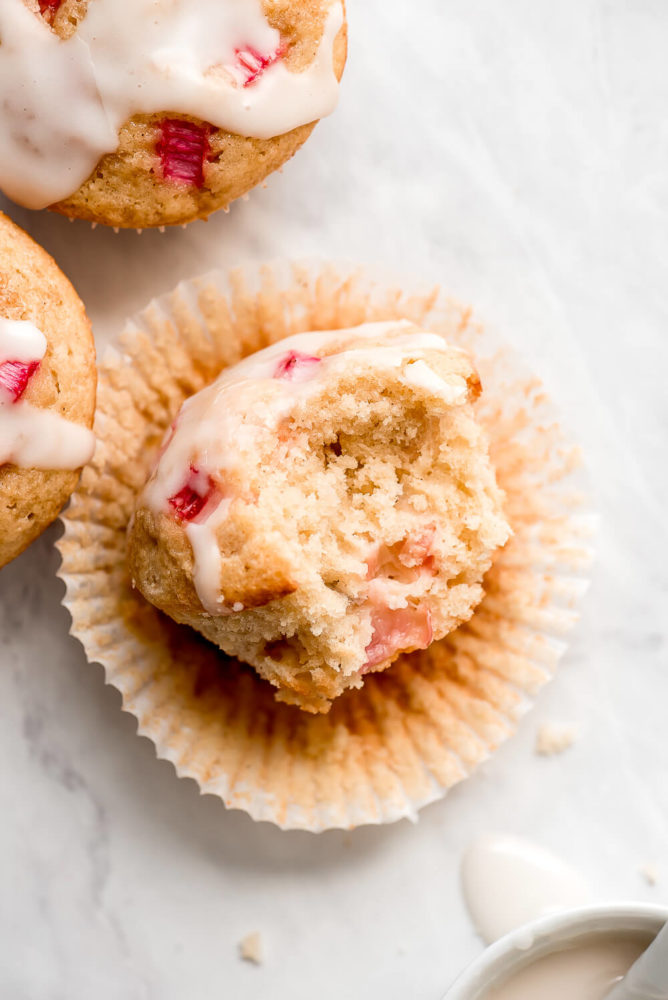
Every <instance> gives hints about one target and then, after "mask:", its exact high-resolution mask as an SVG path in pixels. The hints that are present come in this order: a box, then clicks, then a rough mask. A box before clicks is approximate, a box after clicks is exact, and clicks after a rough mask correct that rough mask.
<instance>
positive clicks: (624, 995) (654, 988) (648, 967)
mask: <svg viewBox="0 0 668 1000" xmlns="http://www.w3.org/2000/svg"><path fill="white" fill-rule="evenodd" d="M605 1000H668V924H665V925H664V927H663V930H661V931H659V933H658V934H657V936H656V937H655V938H654V940H653V941H652V943H651V945H650V946H649V948H647V949H646V950H645V951H644V952H643V953H642V955H641V956H640V957H639V958H637V959H636V960H635V962H634V963H633V965H632V966H631V968H630V969H629V971H628V972H627V973H626V975H625V976H624V978H623V979H622V980H621V982H619V983H617V985H616V986H614V987H613V988H612V990H611V991H610V993H608V994H607V996H606V997H605Z"/></svg>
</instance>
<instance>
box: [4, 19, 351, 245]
mask: <svg viewBox="0 0 668 1000" xmlns="http://www.w3.org/2000/svg"><path fill="white" fill-rule="evenodd" d="M157 7H158V9H157V11H156V0H133V3H132V4H118V3H117V2H115V0H95V3H89V2H88V0H4V2H3V4H2V6H1V9H0V34H1V35H2V46H1V47H0V82H2V92H3V107H2V111H1V112H0V148H3V149H4V150H5V155H3V156H2V158H0V189H2V190H3V191H4V192H5V194H7V195H8V196H9V197H10V198H13V199H14V201H16V202H18V203H19V204H22V205H25V206H26V207H28V208H45V207H47V206H48V207H51V208H52V209H54V210H55V211H58V212H62V213H64V214H65V215H68V216H70V217H71V218H82V219H89V220H91V221H92V222H100V223H104V224H106V225H111V226H116V227H135V228H139V229H141V228H144V227H148V226H166V225H175V224H177V223H181V224H183V223H187V222H190V221H191V220H193V219H199V218H204V219H205V218H207V217H208V216H209V215H210V214H211V213H212V212H214V211H216V210H217V209H219V208H226V207H227V206H228V205H229V204H230V202H232V201H234V200H235V199H236V198H239V197H240V196H241V195H243V194H245V193H246V192H247V191H248V190H250V189H251V188H253V187H255V186H256V185H257V184H259V183H260V182H262V181H263V180H264V179H265V178H266V177H267V175H268V174H270V173H271V172H272V171H274V170H276V169H278V168H279V167H280V166H281V165H282V164H283V163H285V161H286V160H288V159H289V158H290V157H291V156H292V155H293V154H294V153H295V152H296V150H297V149H298V148H299V146H301V144H302V143H303V142H304V141H305V140H306V138H307V137H308V136H309V135H310V133H311V131H312V129H313V127H314V125H315V123H316V122H317V120H318V119H319V118H321V117H323V116H324V115H327V114H329V113H330V112H331V111H332V110H333V109H334V107H335V105H336V101H337V96H338V83H339V80H340V78H341V74H342V72H343V67H344V64H345V58H346V24H345V13H344V8H343V0H241V2H238V3H236V4H227V3H220V0H197V2H195V0H180V2H179V3H176V4H174V3H169V2H166V0H159V3H158V5H157ZM156 14H157V16H156Z"/></svg>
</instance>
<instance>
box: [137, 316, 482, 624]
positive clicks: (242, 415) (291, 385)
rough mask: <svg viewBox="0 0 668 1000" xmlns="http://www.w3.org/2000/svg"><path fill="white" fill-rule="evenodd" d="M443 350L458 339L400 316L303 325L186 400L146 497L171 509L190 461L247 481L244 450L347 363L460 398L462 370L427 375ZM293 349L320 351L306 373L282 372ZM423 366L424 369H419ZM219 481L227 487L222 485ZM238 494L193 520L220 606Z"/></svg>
mask: <svg viewBox="0 0 668 1000" xmlns="http://www.w3.org/2000/svg"><path fill="white" fill-rule="evenodd" d="M360 339H361V340H367V339H369V340H372V339H373V340H376V341H380V343H378V344H374V346H373V347H371V346H369V347H367V346H365V345H364V344H362V345H360V344H359V340H360ZM445 350H452V348H451V347H450V346H449V345H448V344H447V343H446V341H445V340H443V338H442V337H440V336H439V335H438V334H435V333H426V332H423V331H420V330H418V329H417V328H416V327H415V326H414V325H413V324H412V323H409V322H407V321H401V322H397V321H392V322H383V323H366V324H364V325H362V326H359V327H355V328H353V329H348V330H330V331H319V332H314V333H301V334H297V335H296V336H293V337H289V338H286V339H284V340H281V341H279V342H278V343H276V344H273V345H272V346H271V347H267V348H265V349H264V350H262V351H258V352H256V353H255V354H252V355H250V356H249V357H248V358H246V359H244V360H243V361H241V362H240V363H239V364H237V365H234V366H233V367H231V368H228V369H226V370H225V371H223V372H222V374H221V375H220V376H219V377H218V378H217V379H216V381H215V382H213V383H212V384H211V385H210V386H208V387H207V388H206V389H203V390H202V391H201V392H199V393H197V394H196V395H195V396H192V397H191V398H190V399H188V400H186V402H185V403H184V404H183V406H182V407H181V410H180V412H179V415H178V417H177V421H176V427H175V430H174V432H173V433H172V432H171V431H170V432H169V435H168V438H167V443H166V445H165V447H164V451H163V454H162V456H161V458H160V461H159V463H158V466H157V468H156V469H155V471H154V473H153V476H152V477H151V479H150V480H149V482H148V483H147V485H146V487H145V488H144V491H143V493H142V496H141V498H140V500H139V502H140V504H145V505H146V506H148V507H150V508H151V509H152V510H153V511H155V512H156V513H158V514H159V513H168V512H169V498H170V497H172V496H174V495H175V494H177V493H178V492H179V490H180V489H181V488H182V486H183V481H184V472H185V470H188V468H189V467H191V466H194V467H195V468H197V469H201V468H204V469H206V471H207V472H209V473H210V474H211V475H213V476H214V478H216V479H217V480H218V482H219V483H221V484H222V483H224V482H225V480H226V479H228V480H229V479H234V478H236V479H237V480H241V481H243V478H244V466H243V463H244V461H245V460H246V458H245V456H246V455H247V454H248V453H249V452H253V450H256V449H257V448H258V447H259V446H260V445H263V444H264V445H265V448H264V449H263V450H265V451H271V450H273V447H274V445H275V440H276V433H277V430H278V427H279V424H280V423H281V422H283V421H285V420H286V419H287V418H288V417H289V415H290V413H291V412H293V411H294V410H295V408H296V407H297V406H299V405H301V404H303V403H304V402H305V401H307V400H308V398H309V397H310V396H311V395H313V394H314V393H317V392H318V391H321V390H322V388H323V386H324V385H325V384H326V383H327V382H328V381H330V380H332V379H335V378H337V377H339V376H340V375H341V374H342V373H344V372H347V373H350V372H359V374H360V375H362V374H363V373H365V372H368V371H379V370H383V369H387V368H391V369H393V370H395V371H396V372H397V375H398V378H399V379H400V380H401V381H403V382H404V383H405V384H407V385H415V384H416V382H417V384H418V385H420V386H421V387H422V388H423V389H426V391H428V392H430V393H433V395H434V396H436V397H437V398H438V399H439V401H441V402H442V403H443V402H445V403H446V405H448V406H452V405H458V404H460V403H461V402H463V401H464V399H465V397H466V381H465V380H464V379H463V378H462V377H460V376H452V377H451V380H450V381H449V382H446V381H444V380H443V379H440V378H436V377H434V379H433V380H428V379H425V377H424V372H425V370H426V371H427V372H430V369H429V367H428V364H427V362H426V360H425V357H424V354H425V352H426V351H440V352H443V351H445ZM291 352H296V353H298V354H300V355H304V356H306V357H307V358H312V357H316V358H321V360H320V361H319V363H316V364H313V365H311V364H307V366H306V368H305V370H304V372H303V373H300V372H296V373H295V375H296V377H292V378H290V379H284V378H277V377H275V375H276V370H277V366H278V365H279V363H280V362H281V359H283V358H285V357H286V356H287V355H289V354H290V353H291ZM418 366H421V367H420V368H418ZM416 368H417V369H418V377H417V379H415V378H414V377H413V370H414V369H416ZM170 435H171V436H170ZM221 488H222V492H223V496H225V491H224V487H222V486H221ZM231 502H232V498H229V497H226V498H225V499H224V501H223V502H221V503H220V504H219V505H218V507H217V508H216V509H215V510H214V511H213V512H212V513H210V514H209V515H208V517H207V518H206V519H205V520H202V521H201V522H197V521H193V522H191V523H189V524H188V525H187V526H186V533H187V535H188V538H189V539H190V543H191V545H192V548H193V554H194V558H195V577H194V579H195V587H196V590H197V594H198V596H199V598H200V601H201V602H202V605H203V606H204V608H205V609H206V610H207V611H208V612H209V613H210V614H212V615H220V614H226V613H229V612H230V611H231V610H232V609H229V608H225V607H224V605H223V601H222V597H221V595H220V553H219V548H218V542H217V533H218V529H219V528H220V526H221V525H222V523H223V521H224V519H225V517H226V516H227V514H228V512H229V509H230V506H231Z"/></svg>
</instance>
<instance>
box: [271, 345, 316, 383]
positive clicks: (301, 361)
mask: <svg viewBox="0 0 668 1000" xmlns="http://www.w3.org/2000/svg"><path fill="white" fill-rule="evenodd" d="M321 360H322V359H321V358H316V357H313V356H312V355H310V354H302V352H301V351H288V353H287V354H285V355H283V357H282V358H281V360H280V361H279V362H278V364H277V365H276V371H275V372H274V378H283V379H286V380H287V381H288V382H305V381H306V379H309V378H310V377H311V375H312V373H313V369H314V368H315V366H316V365H319V364H320V362H321Z"/></svg>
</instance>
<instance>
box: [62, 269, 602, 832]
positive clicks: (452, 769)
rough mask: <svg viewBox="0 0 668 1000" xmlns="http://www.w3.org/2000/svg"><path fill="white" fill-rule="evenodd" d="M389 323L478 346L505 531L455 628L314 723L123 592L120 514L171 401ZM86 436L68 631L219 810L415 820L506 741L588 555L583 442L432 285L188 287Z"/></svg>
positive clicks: (256, 274) (111, 368) (295, 824)
mask: <svg viewBox="0 0 668 1000" xmlns="http://www.w3.org/2000/svg"><path fill="white" fill-rule="evenodd" d="M394 318H397V319H398V318H408V319H411V320H414V321H415V322H416V323H418V324H420V325H421V326H423V327H426V328H428V329H431V330H435V331H437V332H439V333H442V334H443V335H445V336H446V337H447V338H448V340H450V341H451V342H452V343H455V344H458V345H460V346H463V347H465V348H467V349H469V350H470V351H471V353H472V354H473V356H474V358H475V361H476V363H477V366H478V369H479V371H480V374H481V377H482V382H483V393H482V396H481V399H480V402H479V404H477V406H478V414H479V418H480V420H481V421H482V422H483V423H484V424H485V425H486V427H487V429H488V431H489V435H490V438H491V452H492V458H493V461H494V464H495V466H496V470H497V476H498V480H499V484H500V485H501V487H502V488H503V489H504V490H505V491H506V496H507V514H508V517H509V520H510V523H511V525H512V528H513V531H514V535H513V537H512V539H511V540H510V541H509V542H508V544H507V545H506V547H505V548H504V549H503V551H502V552H501V553H500V554H499V555H498V557H497V559H496V561H495V564H494V566H493V568H492V569H491V570H490V572H489V573H488V574H487V577H486V579H485V592H486V597H485V598H484V600H483V601H482V603H481V604H480V605H479V607H478V609H477V610H476V612H475V614H474V615H473V617H472V618H471V620H470V621H469V622H468V623H467V624H466V625H464V626H462V627H460V628H459V629H457V630H456V631H455V632H454V633H452V634H451V635H450V636H448V637H447V638H446V639H444V640H442V641H440V642H436V643H434V644H433V645H432V646H431V647H430V648H429V649H428V650H426V651H424V652H417V653H412V654H410V655H405V656H402V657H401V658H400V659H399V660H397V661H396V662H395V663H394V664H393V665H392V667H390V668H389V669H388V670H386V671H385V672H383V673H380V674H370V675H369V676H368V677H367V679H366V680H365V683H364V687H363V688H362V689H361V690H352V691H349V692H347V693H346V694H344V695H343V696H342V697H340V698H338V699H337V700H336V701H335V703H334V705H333V707H332V709H331V711H330V712H329V714H328V715H318V716H314V715H309V714H307V713H305V712H302V711H300V710H299V709H298V708H295V707H293V706H289V705H284V704H280V703H277V702H276V701H275V700H274V696H273V688H272V687H271V686H270V685H269V684H268V683H266V682H265V681H262V680H260V678H259V677H258V676H257V675H256V674H255V673H254V671H253V670H252V669H251V668H249V667H246V666H245V665H243V664H241V663H239V662H238V661H236V660H233V659H230V658H228V657H226V656H224V655H223V654H222V653H221V652H220V651H219V650H217V649H216V648H215V647H214V646H212V645H209V644H208V643H207V642H206V641H204V640H203V639H201V638H200V637H199V636H198V635H197V634H196V633H195V632H193V631H191V630H190V629H188V628H187V627H186V626H180V625H176V624H175V623H174V622H172V621H171V620H170V619H168V618H167V617H165V616H164V615H162V614H161V613H160V612H158V611H156V610H155V609H154V608H153V607H152V606H151V605H149V604H148V603H147V602H146V601H145V600H144V599H143V598H142V597H141V595H140V594H139V593H138V592H136V591H133V589H132V588H131V585H130V580H129V577H128V572H127V569H126V552H125V548H126V526H127V523H128V519H129V517H130V515H131V513H132V509H133V503H134V498H135V494H136V492H137V491H138V489H139V488H140V487H141V486H142V484H143V482H144V480H145V478H146V476H147V473H148V471H149V467H150V465H151V463H152V461H153V458H154V455H155V450H156V447H157V445H158V443H159V442H160V440H161V438H162V436H163V433H164V431H165V429H166V427H167V426H168V425H169V423H170V422H171V420H172V417H173V416H174V414H175V412H176V410H177V409H178V407H179V406H180V404H181V403H182V401H183V400H184V399H185V398H186V397H187V396H189V395H191V394H192V393H194V392H196V391H197V390H198V389H201V388H202V387H203V386H204V385H206V384H207V383H208V382H210V381H211V380H212V379H213V378H214V377H215V376H216V375H217V374H218V373H219V371H220V370H221V368H222V367H223V366H225V365H227V364H230V363H232V362H235V361H237V360H238V359H239V358H241V357H243V356H244V355H246V354H248V353H250V352H252V351H254V350H257V349H259V348H261V347H264V346H265V345H267V344H269V343H271V342H273V341H276V340H278V339H280V338H282V337H285V336H289V335H290V334H294V333H297V332H299V331H302V330H310V329H314V330H321V329H322V330H325V329H333V328H339V327H348V326H353V325H356V324H358V323H362V322H365V321H371V320H384V319H394ZM95 430H96V432H97V435H98V447H97V451H96V454H95V458H94V460H93V462H92V463H91V464H90V465H89V466H88V467H87V468H86V470H85V471H84V474H83V477H82V480H81V485H80V487H79V489H78V491H77V492H76V494H75V495H74V497H73V500H72V503H71V505H70V507H69V509H68V510H67V512H66V513H65V514H64V515H63V521H64V525H65V532H64V535H63V537H62V539H61V541H60V543H59V548H60V553H61V555H62V566H61V570H60V575H61V577H62V579H63V580H64V582H65V585H66V596H65V599H64V603H65V605H66V606H67V608H68V609H69V611H70V613H71V615H72V633H73V634H74V635H75V636H77V638H78V639H80V641H81V642H82V643H83V646H84V648H85V650H86V653H87V656H88V658H89V660H91V661H94V662H98V663H101V664H102V665H103V666H104V668H105V670H106V676H107V680H108V682H109V683H110V684H113V685H114V686H115V687H116V688H118V690H119V691H120V692H121V694H122V697H123V707H124V709H125V710H126V711H127V712H130V713H132V715H134V716H135V717H136V718H137V721H138V729H139V733H141V734H142V735H143V736H147V737H149V739H151V740H152V741H153V743H154V744H155V748H156V751H157V754H158V756H159V757H162V758H166V759H167V760H170V761H172V763H173V764H174V767H175V768H176V771H177V773H178V774H179V775H184V776H188V777H190V778H194V779H195V781H197V783H198V784H199V786H200V788H201V790H202V792H204V793H208V794H213V795H218V796H220V798H221V799H223V801H224V802H225V804H226V805H227V806H228V807H230V808H235V809H243V810H245V811H246V812H248V813H249V814H250V815H251V816H252V817H253V818H254V819H257V820H269V821H271V822H273V823H276V824H278V825H279V826H280V827H283V828H299V829H306V830H311V831H320V830H325V829H328V828H331V827H344V828H350V827H354V826H358V825H361V824H365V823H388V822H392V821H394V820H398V819H400V818H401V817H415V815H416V813H417V810H419V809H420V808H421V807H422V806H424V805H426V804H427V803H429V802H433V801H434V800H435V799H438V798H440V797H441V796H443V795H444V794H445V792H446V791H447V789H448V788H450V787H451V786H452V785H454V784H455V783H456V782H458V781H461V780H462V779H463V778H465V777H466V776H467V775H469V774H470V773H471V771H472V770H473V769H474V768H475V767H476V765H478V764H480V762H481V761H483V760H485V759H486V758H487V757H488V756H489V755H490V754H491V753H492V752H493V751H494V750H495V749H496V748H497V747H498V746H499V744H500V743H502V742H503V741H504V740H505V739H507V738H508V737H509V736H510V735H511V734H512V732H513V731H514V729H515V727H516V724H517V720H518V718H519V717H520V715H521V714H522V713H523V712H524V711H525V710H526V709H527V708H528V707H529V706H530V704H531V701H532V699H533V698H534V696H535V694H536V692H537V691H538V689H539V688H540V687H541V686H542V685H543V684H544V683H545V682H546V681H547V680H548V679H549V678H550V677H551V676H552V674H553V672H554V669H555V667H556V665H557V662H558V660H559V657H560V655H561V653H562V652H563V650H564V642H563V636H564V635H565V634H566V633H567V632H568V631H569V629H571V628H572V626H573V624H574V622H575V621H576V617H577V616H576V611H575V604H576V601H577V598H578V597H579V596H580V594H581V593H582V591H583V589H584V587H585V580H584V579H583V577H582V575H581V574H582V573H583V571H586V568H587V565H588V562H589V559H590V551H589V549H588V546H587V536H588V534H589V533H590V527H591V517H590V516H589V515H588V512H587V508H586V505H585V502H584V500H583V497H582V495H581V494H580V493H579V491H578V489H577V488H576V477H575V475H574V470H575V468H576V465H577V452H576V450H575V449H574V448H573V447H571V446H570V445H569V444H568V443H567V442H565V440H564V438H563V434H562V432H561V430H560V428H559V426H558V425H557V424H556V423H555V422H554V418H553V415H552V413H551V410H550V406H549V404H548V402H547V400H546V399H545V397H544V395H543V393H542V390H541V387H540V384H539V383H538V382H537V381H536V380H535V379H531V378H528V377H527V376H526V375H525V374H523V373H521V372H520V371H519V370H518V364H517V362H516V361H515V360H513V358H512V356H511V355H510V354H509V353H508V352H504V351H501V352H499V351H493V350H492V349H491V348H490V345H489V343H488V338H487V335H486V334H485V333H484V331H482V330H481V329H480V328H479V327H478V326H477V325H476V324H474V323H473V322H472V321H471V317H470V312H469V310H467V309H462V308H461V307H459V306H457V305H456V304H454V303H452V302H450V301H449V300H448V299H447V298H446V296H445V295H444V294H443V293H442V292H441V291H439V290H438V289H433V290H431V291H427V292H420V291H417V292H413V293H411V292H404V291H402V290H401V289H399V288H395V287H391V286H388V285H383V284H378V283H375V282H374V281H373V280H372V279H371V278H369V277H368V276H367V275H366V274H365V272H364V271H355V270H351V269H345V268H339V267H335V266H327V265H314V264H304V265H299V264H289V265H287V264H282V265H279V264H276V265H268V266H265V267H262V268H259V269H257V270H239V271H235V272H233V273H232V274H230V275H229V276H228V277H226V276H223V275H217V274H214V275H211V276H207V277H205V278H202V279H199V280H196V281H193V282H188V283H183V284H182V285H180V286H179V287H178V288H177V289H176V290H175V291H174V292H173V293H171V294H170V295H167V296H165V297H163V298H161V299H158V300H156V301H153V302H152V303H151V304H150V305H149V306H148V308H147V309H146V310H145V311H144V312H142V313H141V314H140V315H139V316H137V317H136V318H135V319H134V320H132V321H131V322H130V323H129V324H128V325H127V327H126V329H125V331H124V332H123V334H122V336H121V337H120V341H119V345H118V349H117V350H110V351H108V352H107V355H106V356H105V357H104V358H103V360H102V363H101V365H100V377H99V390H98V412H97V417H96V424H95Z"/></svg>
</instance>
